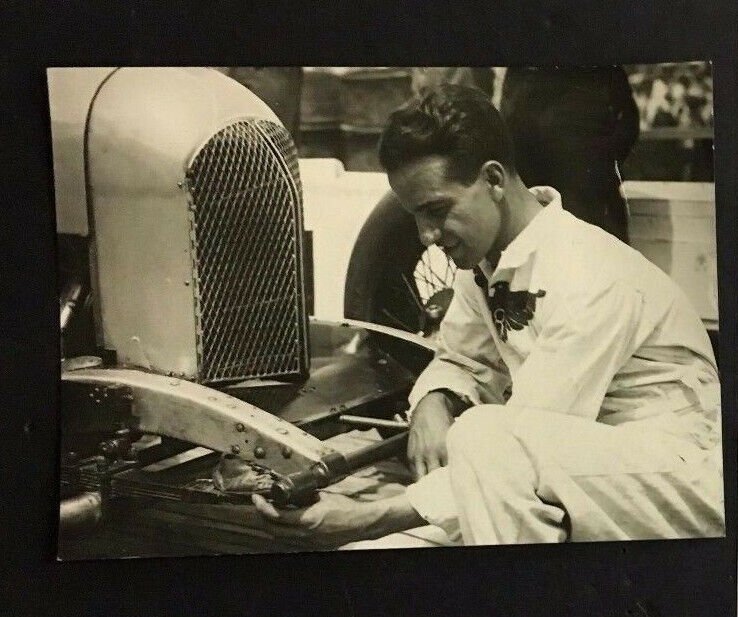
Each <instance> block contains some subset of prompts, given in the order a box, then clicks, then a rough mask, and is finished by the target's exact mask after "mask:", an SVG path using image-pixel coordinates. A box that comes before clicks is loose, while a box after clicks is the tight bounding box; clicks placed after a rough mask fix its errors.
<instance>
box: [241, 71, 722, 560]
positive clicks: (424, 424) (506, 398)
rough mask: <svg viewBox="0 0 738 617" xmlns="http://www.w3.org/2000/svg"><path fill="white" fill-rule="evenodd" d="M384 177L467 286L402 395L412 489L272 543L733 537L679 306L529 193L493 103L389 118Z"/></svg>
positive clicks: (448, 98)
mask: <svg viewBox="0 0 738 617" xmlns="http://www.w3.org/2000/svg"><path fill="white" fill-rule="evenodd" d="M380 160H381V162H382V165H383V166H384V168H385V170H386V171H387V174H388V177H389V182H390V185H391V187H392V189H393V190H394V192H395V193H396V194H397V195H398V196H399V198H400V200H401V201H402V203H403V206H404V207H405V208H406V209H407V211H408V212H410V213H411V214H413V216H414V217H415V219H416V221H417V225H418V230H419V233H420V237H421V239H422V241H423V242H424V243H425V244H426V245H431V244H436V245H438V246H439V247H440V248H442V249H443V250H444V251H445V252H446V254H447V255H448V256H449V257H451V258H452V259H453V260H454V262H455V263H456V265H457V266H458V267H459V272H458V273H457V277H456V281H455V284H454V298H453V301H452V303H451V306H450V307H449V310H448V313H447V314H446V316H445V318H444V320H443V322H442V324H441V329H440V349H439V351H438V352H437V354H436V357H435V358H434V360H433V361H432V362H431V363H430V365H429V366H428V367H427V368H426V369H425V371H424V372H423V373H422V374H421V375H420V377H419V378H418V380H417V383H416V384H415V387H414V389H413V390H412V392H411V394H410V411H409V415H410V418H411V428H410V437H409V442H408V458H409V460H410V461H411V463H412V465H413V466H414V469H415V473H416V478H417V479H416V482H415V483H414V484H412V485H410V486H409V487H408V488H407V490H406V491H405V493H404V494H402V495H399V496H397V497H392V498H389V499H384V500H380V501H376V502H371V503H359V502H356V501H353V500H351V499H350V498H348V497H341V496H336V495H325V496H324V497H323V498H322V499H321V500H320V501H319V502H317V503H316V504H314V505H312V506H310V507H308V508H305V509H300V510H290V511H280V510H277V509H275V508H274V507H273V506H272V504H270V503H268V502H267V501H265V500H264V499H262V498H261V497H258V496H257V497H254V501H255V504H256V506H257V508H258V510H259V511H260V512H261V514H262V515H263V518H264V519H265V521H266V523H267V524H268V525H269V526H270V527H271V528H273V529H274V530H275V533H278V534H279V535H283V536H284V535H295V536H297V537H300V536H303V537H304V536H309V537H311V538H318V539H319V540H320V541H322V542H324V543H325V544H326V545H333V546H338V545H341V544H344V543H347V542H351V541H354V540H360V539H370V538H378V537H381V536H383V535H386V534H389V533H392V532H396V531H401V530H404V529H409V528H412V527H418V526H420V525H423V524H426V523H432V524H434V525H438V526H440V527H442V528H443V529H444V530H445V531H446V532H447V534H448V535H449V536H450V537H452V538H454V537H456V538H459V536H460V537H461V539H462V540H463V542H464V543H465V544H469V545H471V544H514V543H532V542H563V541H591V540H635V539H649V538H687V537H714V536H722V535H724V532H725V523H724V507H723V484H722V451H721V422H720V384H719V379H718V372H717V367H716V363H715V358H714V355H713V351H712V348H711V345H710V341H709V338H708V336H707V333H706V332H705V329H704V327H703V325H702V322H701V321H700V319H699V317H698V316H697V314H696V312H695V311H694V309H693V308H692V307H691V306H690V304H689V302H688V300H687V299H686V297H685V295H684V294H683V293H682V291H681V290H680V289H679V288H677V286H676V285H675V284H674V283H673V282H672V281H671V279H670V278H669V277H668V276H667V275H666V274H664V273H663V272H662V271H661V270H659V269H658V268H657V267H656V266H654V265H652V264H651V263H650V262H648V261H647V260H646V259H645V258H644V257H643V256H641V255H640V254H639V253H638V252H636V251H635V250H633V249H631V248H630V247H628V246H627V245H625V244H623V243H622V242H620V241H618V240H617V239H616V238H615V237H613V236H611V235H609V234H607V233H606V232H604V231H602V230H601V229H599V228H597V227H595V226H592V225H589V224H587V223H584V222H583V221H581V220H579V219H577V218H575V217H574V216H573V215H571V214H569V213H567V212H566V211H565V210H563V209H562V204H561V198H560V196H559V194H558V193H557V191H556V190H554V189H553V188H551V187H533V188H528V187H526V186H525V185H524V184H523V183H522V181H521V180H520V178H519V176H518V174H517V173H516V170H515V160H514V153H513V148H512V145H511V140H510V137H509V134H508V132H507V129H506V128H505V126H504V125H503V122H502V120H501V119H500V117H499V115H498V113H497V111H496V110H495V108H494V107H493V106H492V104H491V103H490V102H489V99H488V97H487V96H486V95H485V94H484V93H483V92H481V91H479V90H476V89H473V88H465V87H461V86H450V85H446V86H441V87H438V88H436V89H433V90H430V91H427V92H425V93H422V94H421V95H419V96H417V97H415V98H413V99H412V100H411V101H409V102H408V103H407V104H406V105H404V106H403V107H402V108H400V109H399V110H397V111H396V112H394V113H393V115H392V116H391V118H390V120H389V123H388V126H387V127H386V129H385V131H384V134H383V136H382V141H381V145H380Z"/></svg>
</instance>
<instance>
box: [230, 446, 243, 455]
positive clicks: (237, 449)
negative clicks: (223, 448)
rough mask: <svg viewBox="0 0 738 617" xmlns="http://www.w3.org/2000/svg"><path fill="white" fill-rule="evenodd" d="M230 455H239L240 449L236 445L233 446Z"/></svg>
mask: <svg viewBox="0 0 738 617" xmlns="http://www.w3.org/2000/svg"><path fill="white" fill-rule="evenodd" d="M231 453H232V454H240V453H241V448H239V447H238V446H237V445H236V444H233V445H232V446H231Z"/></svg>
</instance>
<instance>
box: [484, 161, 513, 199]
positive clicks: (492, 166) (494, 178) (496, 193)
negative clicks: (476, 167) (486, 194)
mask: <svg viewBox="0 0 738 617" xmlns="http://www.w3.org/2000/svg"><path fill="white" fill-rule="evenodd" d="M482 176H483V177H484V181H485V182H486V183H487V187H488V188H489V190H490V191H491V193H492V198H493V199H494V200H495V201H500V200H501V199H502V197H503V196H504V194H505V185H506V184H507V171H506V170H505V167H504V166H503V165H502V163H500V162H499V161H494V160H492V161H487V162H486V163H485V164H484V165H482Z"/></svg>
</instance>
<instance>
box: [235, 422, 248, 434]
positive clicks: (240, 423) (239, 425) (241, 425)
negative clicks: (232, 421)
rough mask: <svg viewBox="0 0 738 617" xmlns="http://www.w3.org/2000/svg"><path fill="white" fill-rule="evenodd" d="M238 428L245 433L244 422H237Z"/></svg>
mask: <svg viewBox="0 0 738 617" xmlns="http://www.w3.org/2000/svg"><path fill="white" fill-rule="evenodd" d="M236 430H237V431H238V432H239V433H243V432H244V431H245V430H246V427H245V426H244V425H243V423H242V422H239V423H238V424H236Z"/></svg>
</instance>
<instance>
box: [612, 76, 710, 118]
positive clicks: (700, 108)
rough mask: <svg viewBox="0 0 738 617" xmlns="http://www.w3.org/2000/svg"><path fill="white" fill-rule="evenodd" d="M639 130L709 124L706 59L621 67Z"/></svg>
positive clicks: (708, 85) (708, 87)
mask: <svg viewBox="0 0 738 617" xmlns="http://www.w3.org/2000/svg"><path fill="white" fill-rule="evenodd" d="M625 68H626V71H627V72H628V81H629V82H630V86H631V88H632V90H633V99H634V100H635V102H636V105H637V106H638V111H639V115H640V125H641V130H642V131H643V130H648V129H650V128H655V127H663V126H673V127H681V128H690V127H691V128H698V127H711V126H712V113H713V107H712V105H713V100H712V71H711V66H710V64H708V63H707V62H686V63H680V64H641V65H631V66H628V67H625Z"/></svg>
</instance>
